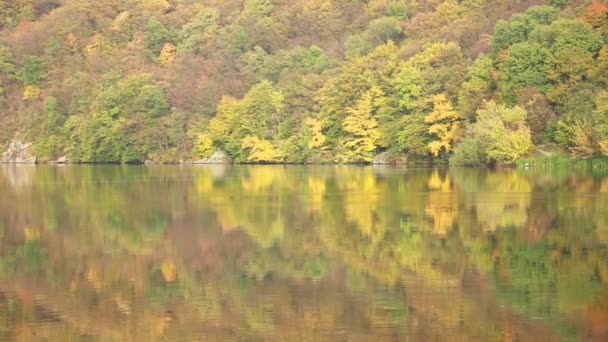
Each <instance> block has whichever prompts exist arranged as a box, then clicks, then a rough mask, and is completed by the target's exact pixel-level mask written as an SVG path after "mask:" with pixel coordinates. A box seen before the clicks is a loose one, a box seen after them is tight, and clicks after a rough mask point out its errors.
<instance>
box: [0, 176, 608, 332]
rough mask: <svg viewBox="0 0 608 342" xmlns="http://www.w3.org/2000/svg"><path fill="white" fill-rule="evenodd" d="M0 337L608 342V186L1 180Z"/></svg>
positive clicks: (588, 179)
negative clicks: (573, 341)
mask: <svg viewBox="0 0 608 342" xmlns="http://www.w3.org/2000/svg"><path fill="white" fill-rule="evenodd" d="M0 170H1V171H0V191H1V193H2V196H0V246H1V249H0V290H1V291H2V294H1V296H0V316H1V319H0V322H1V323H0V338H1V339H17V340H19V339H20V340H30V339H44V338H47V339H52V340H73V339H78V338H83V337H91V338H95V339H101V340H157V339H163V340H182V339H188V338H200V337H206V338H208V339H211V340H226V339H228V340H230V339H244V340H266V339H275V340H287V339H294V338H295V339H297V340H332V341H333V340H349V341H351V340H353V341H356V340H396V339H397V340H435V339H436V340H441V339H446V338H449V339H450V340H463V341H464V340H539V339H545V340H551V341H554V340H560V339H572V338H574V339H594V338H595V339H598V340H601V339H603V338H608V261H607V260H608V248H607V244H608V177H603V176H601V175H590V174H574V173H573V174H538V175H536V174H531V173H523V172H520V171H516V170H496V171H491V170H475V169H450V170H438V169H391V168H386V169H374V168H372V167H352V166H336V167H321V166H315V167H312V166H311V167H305V166H290V167H284V166H234V167H226V166H221V167H218V166H214V167H160V166H159V167H137V166H68V167H46V166H39V167H35V168H33V167H23V168H19V169H18V170H16V169H15V168H14V167H13V166H10V167H2V168H1V169H0Z"/></svg>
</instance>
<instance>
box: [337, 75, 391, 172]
mask: <svg viewBox="0 0 608 342" xmlns="http://www.w3.org/2000/svg"><path fill="white" fill-rule="evenodd" d="M383 95H384V94H383V92H382V90H380V88H378V87H375V86H374V87H372V89H370V90H369V91H367V92H366V93H365V94H364V95H363V97H362V98H361V99H360V100H359V101H357V104H356V105H355V107H352V108H348V109H347V112H348V114H349V115H348V116H347V117H346V118H345V119H344V121H343V123H342V128H343V129H344V132H345V133H346V134H345V137H344V138H343V139H342V143H341V145H342V146H341V150H342V151H341V153H340V154H339V155H338V159H339V160H340V161H346V162H360V161H364V162H369V161H371V160H372V158H373V157H374V152H375V151H376V148H378V146H379V144H380V140H381V139H382V133H381V132H380V130H379V129H378V121H376V118H375V117H374V115H375V113H376V111H377V107H378V106H377V101H378V99H379V98H381V97H382V96H383Z"/></svg>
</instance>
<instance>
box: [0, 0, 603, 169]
mask: <svg viewBox="0 0 608 342" xmlns="http://www.w3.org/2000/svg"><path fill="white" fill-rule="evenodd" d="M0 30H1V31H0V108H1V109H0V120H1V122H2V125H0V150H2V149H3V147H4V146H5V145H7V144H8V142H9V141H10V140H11V139H14V138H16V137H17V138H19V139H21V140H27V141H32V142H34V144H35V147H36V154H37V156H38V157H39V158H40V159H41V160H43V161H44V160H52V159H56V158H58V157H61V156H68V157H69V158H70V159H71V160H73V161H122V162H130V161H143V160H148V159H154V160H157V161H177V160H183V159H193V158H201V157H205V156H208V155H210V154H211V153H213V152H214V151H217V150H220V149H221V150H225V151H227V152H228V153H229V154H230V155H231V156H232V157H234V158H235V159H236V160H237V161H242V162H245V161H251V162H305V161H308V162H369V161H371V159H372V158H373V156H375V155H376V154H378V153H380V152H384V151H387V152H389V153H390V154H394V155H397V154H405V155H407V156H410V157H412V158H413V157H415V158H418V159H433V158H440V159H447V158H449V157H450V156H452V155H454V158H452V160H453V161H454V162H455V163H473V164H475V163H481V162H483V163H492V162H501V163H503V162H504V163H510V162H513V161H514V160H516V159H518V158H520V157H522V156H525V155H529V154H530V152H531V151H532V150H534V146H535V145H547V144H557V145H560V146H562V147H563V149H564V150H566V151H569V152H570V153H571V154H572V155H573V156H575V157H582V158H587V157H593V156H601V155H608V90H607V89H608V44H607V41H608V3H607V2H606V1H603V0H587V1H571V0H570V1H569V0H548V1H541V0H516V1H512V0H509V1H508V0H488V1H476V0H462V1H454V0H447V1H441V0H422V1H412V0H353V1H348V2H345V1H338V0H296V1H285V0H229V1H218V0H204V1H193V0H147V1H117V0H79V1H76V0H19V1H9V2H2V4H0ZM506 133H509V136H508V137H500V135H504V134H506Z"/></svg>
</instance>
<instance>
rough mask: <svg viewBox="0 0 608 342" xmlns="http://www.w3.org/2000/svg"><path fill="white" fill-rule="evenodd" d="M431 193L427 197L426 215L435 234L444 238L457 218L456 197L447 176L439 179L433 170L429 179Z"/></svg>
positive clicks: (437, 173) (437, 172) (438, 175)
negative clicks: (431, 223)
mask: <svg viewBox="0 0 608 342" xmlns="http://www.w3.org/2000/svg"><path fill="white" fill-rule="evenodd" d="M429 188H430V190H431V193H430V194H429V197H428V202H427V203H428V204H427V206H426V210H425V211H426V214H427V215H428V216H429V217H430V218H431V219H432V220H433V227H434V232H435V234H437V235H439V236H445V235H446V234H447V233H448V232H449V230H450V229H451V228H452V226H453V225H454V222H456V218H457V217H458V197H457V196H456V194H454V193H453V192H452V182H451V178H450V175H449V174H446V175H445V177H441V175H440V173H439V170H435V171H434V172H433V173H432V174H431V177H430V179H429Z"/></svg>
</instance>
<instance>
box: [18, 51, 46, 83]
mask: <svg viewBox="0 0 608 342" xmlns="http://www.w3.org/2000/svg"><path fill="white" fill-rule="evenodd" d="M46 70H47V65H46V63H45V62H44V60H43V59H42V58H40V57H38V56H27V57H25V59H24V60H23V66H22V67H21V68H20V69H19V70H18V71H17V74H16V76H17V79H18V80H20V81H21V82H22V83H23V85H25V86H35V85H38V84H39V83H40V81H41V80H42V78H43V76H44V73H45V72H46Z"/></svg>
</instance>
